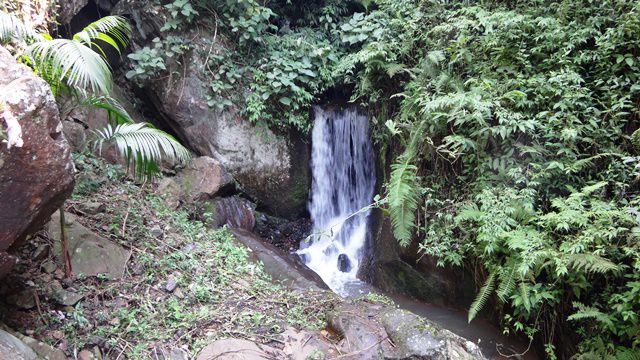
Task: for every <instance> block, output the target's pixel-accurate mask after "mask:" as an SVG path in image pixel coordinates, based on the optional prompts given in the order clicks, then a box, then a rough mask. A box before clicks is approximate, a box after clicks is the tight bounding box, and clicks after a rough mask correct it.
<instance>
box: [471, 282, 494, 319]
mask: <svg viewBox="0 0 640 360" xmlns="http://www.w3.org/2000/svg"><path fill="white" fill-rule="evenodd" d="M495 278H496V272H495V271H494V272H492V273H491V274H489V277H488V278H487V281H486V282H485V283H484V285H482V288H480V292H479V293H478V295H477V296H476V299H475V300H474V301H473V303H472V304H471V307H470V308H469V319H468V320H469V322H471V320H473V319H474V318H475V317H476V315H478V312H480V310H482V308H483V307H484V305H485V304H486V303H487V300H489V296H490V295H491V293H492V292H493V287H494V283H495Z"/></svg>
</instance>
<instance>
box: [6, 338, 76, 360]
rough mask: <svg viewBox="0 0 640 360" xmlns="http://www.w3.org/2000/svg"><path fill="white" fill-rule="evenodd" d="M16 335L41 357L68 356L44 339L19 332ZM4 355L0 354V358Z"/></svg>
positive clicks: (62, 359)
mask: <svg viewBox="0 0 640 360" xmlns="http://www.w3.org/2000/svg"><path fill="white" fill-rule="evenodd" d="M13 335H14V336H15V337H17V338H18V339H20V340H21V341H22V342H23V343H24V344H25V345H27V346H29V347H30V348H31V349H32V350H33V351H34V352H35V353H36V354H37V355H38V356H39V357H40V358H41V359H46V360H66V359H67V357H66V356H65V354H64V353H63V352H62V351H61V350H59V349H56V348H53V347H51V346H50V345H48V344H46V343H43V342H42V341H38V340H36V339H34V338H31V337H28V336H25V335H22V334H19V333H13ZM1 358H2V357H1V356H0V359H1Z"/></svg>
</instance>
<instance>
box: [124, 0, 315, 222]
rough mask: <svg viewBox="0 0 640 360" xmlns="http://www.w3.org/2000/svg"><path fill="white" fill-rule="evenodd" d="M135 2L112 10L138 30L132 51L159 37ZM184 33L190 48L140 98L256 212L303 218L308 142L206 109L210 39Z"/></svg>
mask: <svg viewBox="0 0 640 360" xmlns="http://www.w3.org/2000/svg"><path fill="white" fill-rule="evenodd" d="M138 3H142V2H138ZM138 3H136V2H133V1H127V0H123V1H120V2H119V3H118V4H117V5H116V7H115V8H114V10H113V12H114V13H115V14H120V15H124V16H127V17H129V18H131V19H133V22H134V28H135V29H136V30H137V31H136V36H135V38H134V39H133V43H134V49H135V48H136V47H142V46H145V45H149V44H150V43H151V40H152V39H153V37H155V36H156V34H159V31H158V24H157V23H159V22H158V21H156V20H157V17H158V15H157V13H154V10H152V9H150V8H149V6H147V5H145V6H146V8H145V7H142V6H141V5H140V4H138ZM154 24H155V26H154ZM183 35H184V36H185V37H187V38H189V39H194V40H193V42H191V44H190V45H192V47H193V50H191V51H189V52H188V53H187V54H185V56H184V59H183V60H181V61H180V64H169V69H168V71H167V73H168V75H167V76H162V77H161V78H159V79H156V80H152V81H149V82H148V83H147V84H146V85H145V87H144V88H143V89H142V90H141V91H140V92H139V95H141V97H143V98H145V100H147V102H148V103H151V104H153V106H154V107H155V109H156V110H157V115H158V116H157V120H158V121H161V122H163V123H164V124H165V125H166V126H167V127H169V128H171V129H172V131H173V132H174V133H175V134H177V135H178V137H179V138H180V140H181V141H182V142H183V143H184V144H185V145H187V146H189V147H190V148H191V149H192V150H194V151H195V152H196V153H198V154H199V155H204V156H210V157H212V158H214V159H216V160H217V161H218V162H219V163H220V164H221V165H222V166H223V167H224V168H225V169H226V170H227V171H229V173H231V175H233V177H234V178H235V179H236V181H238V183H239V184H240V186H241V188H242V191H243V192H244V193H246V194H247V195H249V196H250V197H251V199H252V200H253V201H254V202H256V203H257V205H258V207H259V208H264V209H266V210H267V211H268V212H269V213H271V214H273V215H276V216H280V217H287V218H293V217H296V216H299V215H301V214H303V213H304V211H305V209H306V202H307V195H308V188H309V169H308V163H309V158H310V156H309V149H308V146H307V144H305V143H304V142H302V141H301V140H299V138H301V137H303V136H301V135H300V134H295V136H293V134H292V136H288V135H280V134H275V133H274V132H272V131H271V130H269V129H267V128H265V127H259V126H255V125H252V124H250V123H249V122H248V121H247V120H244V119H242V118H241V117H240V115H239V114H238V113H237V112H236V111H235V110H233V109H225V110H219V109H217V108H216V107H215V106H214V107H211V106H209V104H208V97H209V95H210V94H209V93H208V88H209V79H210V78H211V76H212V74H211V73H210V71H209V70H207V67H206V60H207V53H208V52H210V49H211V47H212V45H211V41H212V40H213V39H215V36H214V34H213V33H212V32H211V33H210V32H207V30H205V29H204V28H200V29H199V32H198V33H193V34H192V33H189V34H183ZM217 45H218V46H223V45H222V44H221V43H218V44H217ZM237 91H239V92H242V91H244V90H242V89H238V90H237ZM241 98H242V96H241ZM295 139H297V140H295Z"/></svg>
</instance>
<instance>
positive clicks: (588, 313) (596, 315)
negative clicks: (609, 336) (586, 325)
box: [567, 302, 614, 328]
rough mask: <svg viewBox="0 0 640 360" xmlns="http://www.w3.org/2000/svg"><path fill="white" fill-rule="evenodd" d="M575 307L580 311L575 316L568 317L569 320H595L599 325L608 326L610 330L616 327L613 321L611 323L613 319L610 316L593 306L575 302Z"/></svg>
mask: <svg viewBox="0 0 640 360" xmlns="http://www.w3.org/2000/svg"><path fill="white" fill-rule="evenodd" d="M573 306H574V307H575V308H577V309H578V311H576V312H575V313H574V314H571V315H569V317H567V320H569V321H578V320H584V319H593V320H595V321H597V322H599V323H602V324H604V325H606V326H608V327H609V328H613V327H614V325H613V321H611V319H610V318H609V315H607V314H605V313H603V312H602V311H600V310H598V309H597V308H595V307H592V306H586V305H584V304H582V303H579V302H574V303H573Z"/></svg>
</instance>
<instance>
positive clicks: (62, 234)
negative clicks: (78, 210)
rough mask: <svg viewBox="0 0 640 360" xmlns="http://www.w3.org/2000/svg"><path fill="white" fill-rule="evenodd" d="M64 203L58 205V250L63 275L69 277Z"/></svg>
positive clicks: (69, 260) (69, 258)
mask: <svg viewBox="0 0 640 360" xmlns="http://www.w3.org/2000/svg"><path fill="white" fill-rule="evenodd" d="M64 226H65V221H64V205H62V206H60V251H62V263H63V264H64V275H65V276H66V277H68V278H70V277H71V257H69V250H68V248H67V235H66V232H65V229H64Z"/></svg>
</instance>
